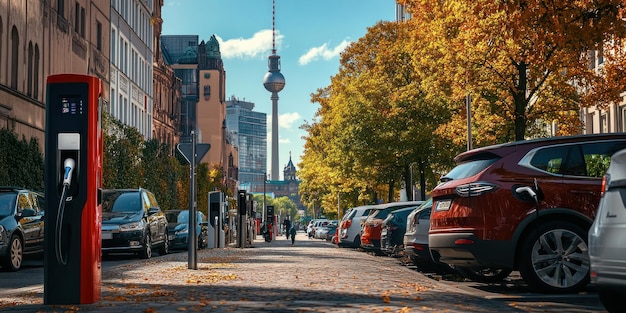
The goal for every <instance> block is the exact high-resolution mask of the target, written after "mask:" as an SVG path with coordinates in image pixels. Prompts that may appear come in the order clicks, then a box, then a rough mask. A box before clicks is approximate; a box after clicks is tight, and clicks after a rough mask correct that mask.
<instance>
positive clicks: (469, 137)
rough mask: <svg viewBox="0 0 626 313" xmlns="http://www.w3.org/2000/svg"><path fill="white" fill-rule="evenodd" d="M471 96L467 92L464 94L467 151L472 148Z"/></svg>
mask: <svg viewBox="0 0 626 313" xmlns="http://www.w3.org/2000/svg"><path fill="white" fill-rule="evenodd" d="M471 103H472V98H471V96H470V95H469V94H467V96H465V106H466V107H467V151H469V150H472V108H471Z"/></svg>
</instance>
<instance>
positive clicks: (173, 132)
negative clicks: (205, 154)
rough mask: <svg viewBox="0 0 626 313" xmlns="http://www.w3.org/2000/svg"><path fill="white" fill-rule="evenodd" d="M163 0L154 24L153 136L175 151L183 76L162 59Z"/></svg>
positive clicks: (153, 18)
mask: <svg viewBox="0 0 626 313" xmlns="http://www.w3.org/2000/svg"><path fill="white" fill-rule="evenodd" d="M162 7H163V0H156V2H155V6H154V13H153V15H152V25H153V28H154V35H153V39H152V43H153V47H152V50H153V51H154V62H153V65H152V66H153V77H154V80H153V84H154V87H153V89H152V90H153V95H152V101H153V104H154V105H153V111H152V116H153V121H152V138H154V139H156V140H158V141H159V142H161V143H164V144H167V145H168V146H169V147H170V149H171V151H170V153H172V154H173V153H174V149H176V145H177V144H178V143H180V124H179V121H180V108H181V84H182V81H181V80H180V78H178V77H176V74H175V73H174V69H172V67H171V66H169V65H168V64H167V63H166V62H165V60H164V59H163V53H162V47H161V31H162V29H163V19H162V18H161V8H162Z"/></svg>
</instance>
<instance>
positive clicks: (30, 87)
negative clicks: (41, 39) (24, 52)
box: [26, 41, 34, 96]
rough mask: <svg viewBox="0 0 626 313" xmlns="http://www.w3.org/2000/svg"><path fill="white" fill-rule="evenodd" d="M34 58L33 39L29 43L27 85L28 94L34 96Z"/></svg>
mask: <svg viewBox="0 0 626 313" xmlns="http://www.w3.org/2000/svg"><path fill="white" fill-rule="evenodd" d="M33 58H34V51H33V43H32V41H31V42H29V43H28V60H27V62H28V66H27V72H26V75H27V77H26V79H27V80H28V85H27V87H26V95H28V96H32V95H33V77H32V73H33Z"/></svg>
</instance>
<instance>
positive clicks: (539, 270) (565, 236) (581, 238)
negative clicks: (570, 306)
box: [519, 221, 590, 293]
mask: <svg viewBox="0 0 626 313" xmlns="http://www.w3.org/2000/svg"><path fill="white" fill-rule="evenodd" d="M525 238H526V239H525V240H524V242H523V243H522V250H521V254H520V256H521V259H520V265H519V271H520V274H521V275H522V278H523V279H524V281H525V282H526V283H527V284H528V286H529V287H530V288H531V289H534V290H537V291H541V292H549V293H572V292H576V291H579V290H581V289H582V288H584V287H585V286H586V285H587V283H588V282H589V271H590V265H589V254H588V246H587V231H585V230H583V229H582V228H581V227H579V226H578V225H576V224H573V223H569V222H563V221H561V222H558V223H557V222H547V223H542V224H540V225H537V228H536V230H531V231H530V232H529V233H528V234H527V236H525ZM566 274H567V275H566ZM568 277H569V278H568Z"/></svg>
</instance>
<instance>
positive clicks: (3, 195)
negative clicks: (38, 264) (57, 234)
mask: <svg viewBox="0 0 626 313" xmlns="http://www.w3.org/2000/svg"><path fill="white" fill-rule="evenodd" d="M44 199H45V198H44V195H43V193H39V192H36V191H32V190H28V189H22V188H18V187H0V266H2V269H3V270H6V271H12V272H15V271H18V270H19V269H20V268H21V267H22V262H23V261H24V257H26V256H37V255H43V251H44V218H43V217H44V216H43V215H44V210H45V204H46V202H45V200H44Z"/></svg>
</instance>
